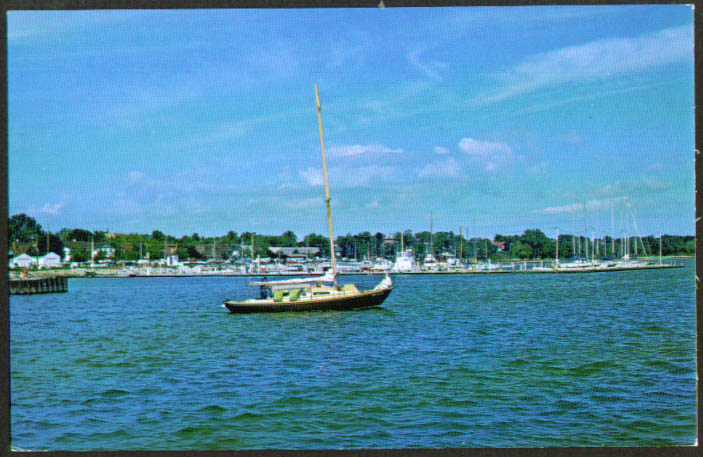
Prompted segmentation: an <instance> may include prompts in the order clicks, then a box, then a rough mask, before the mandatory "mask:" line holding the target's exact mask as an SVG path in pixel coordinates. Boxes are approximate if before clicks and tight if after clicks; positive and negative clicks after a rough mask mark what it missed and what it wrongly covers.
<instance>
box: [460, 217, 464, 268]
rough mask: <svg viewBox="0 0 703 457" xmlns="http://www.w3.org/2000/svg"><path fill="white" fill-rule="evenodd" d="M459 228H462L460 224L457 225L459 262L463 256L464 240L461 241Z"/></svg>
mask: <svg viewBox="0 0 703 457" xmlns="http://www.w3.org/2000/svg"><path fill="white" fill-rule="evenodd" d="M461 229H463V227H462V226H461V225H460V226H459V263H461V259H463V258H464V242H463V241H462V240H463V238H462V236H461Z"/></svg>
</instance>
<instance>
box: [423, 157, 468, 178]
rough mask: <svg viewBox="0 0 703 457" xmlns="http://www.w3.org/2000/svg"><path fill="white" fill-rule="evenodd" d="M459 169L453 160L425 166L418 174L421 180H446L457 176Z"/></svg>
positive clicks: (449, 159)
mask: <svg viewBox="0 0 703 457" xmlns="http://www.w3.org/2000/svg"><path fill="white" fill-rule="evenodd" d="M460 170H461V168H460V166H459V163H458V162H457V161H456V160H454V159H453V158H451V157H450V158H448V159H446V160H442V161H439V162H432V163H428V164H427V165H425V166H424V167H423V168H422V169H421V170H420V172H419V175H420V177H422V178H446V177H457V176H459V172H460Z"/></svg>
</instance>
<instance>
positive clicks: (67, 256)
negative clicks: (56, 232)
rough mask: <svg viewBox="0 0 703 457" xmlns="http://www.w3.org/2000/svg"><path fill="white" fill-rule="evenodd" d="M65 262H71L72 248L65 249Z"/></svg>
mask: <svg viewBox="0 0 703 457" xmlns="http://www.w3.org/2000/svg"><path fill="white" fill-rule="evenodd" d="M63 261H64V262H66V263H69V262H70V261H71V248H68V247H64V248H63Z"/></svg>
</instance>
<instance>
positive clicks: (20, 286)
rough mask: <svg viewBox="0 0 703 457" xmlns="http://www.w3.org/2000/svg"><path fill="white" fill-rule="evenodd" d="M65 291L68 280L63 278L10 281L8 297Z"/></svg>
mask: <svg viewBox="0 0 703 457" xmlns="http://www.w3.org/2000/svg"><path fill="white" fill-rule="evenodd" d="M67 291H68V279H67V278H65V277H59V276H57V277H52V278H40V279H11V280H10V295H30V294H52V293H57V292H67Z"/></svg>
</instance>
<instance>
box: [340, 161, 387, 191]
mask: <svg viewBox="0 0 703 457" xmlns="http://www.w3.org/2000/svg"><path fill="white" fill-rule="evenodd" d="M395 175H396V169H395V168H393V167H388V166H381V165H368V166H364V167H356V168H346V167H345V168H333V169H330V173H329V180H330V186H339V187H357V186H367V185H369V184H372V183H376V182H381V181H386V180H388V179H392V178H393V177H394V176H395Z"/></svg>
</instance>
